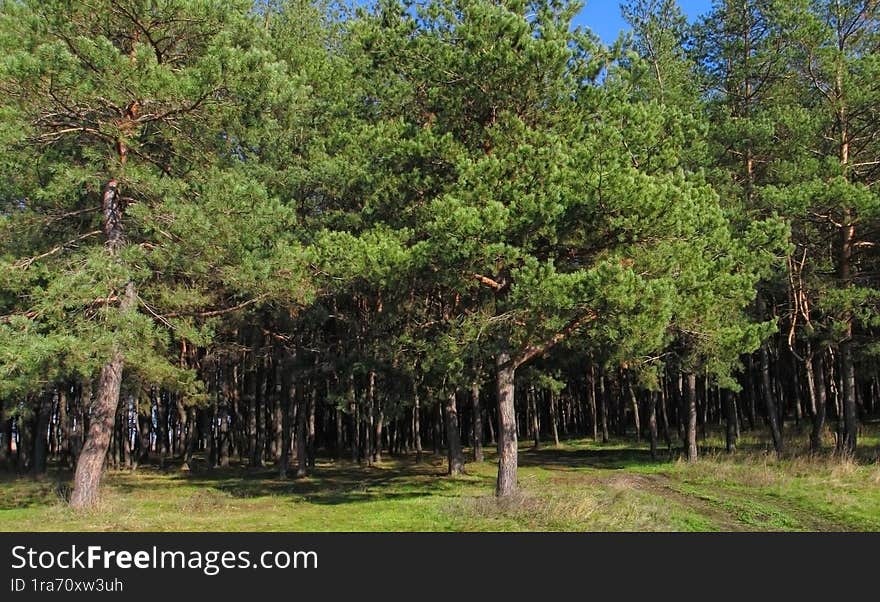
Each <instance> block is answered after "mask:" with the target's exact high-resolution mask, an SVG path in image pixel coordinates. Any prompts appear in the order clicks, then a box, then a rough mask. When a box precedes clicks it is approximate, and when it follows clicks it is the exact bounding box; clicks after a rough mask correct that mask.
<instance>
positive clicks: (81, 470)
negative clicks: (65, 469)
mask: <svg viewBox="0 0 880 602" xmlns="http://www.w3.org/2000/svg"><path fill="white" fill-rule="evenodd" d="M133 305H134V285H133V284H131V283H129V284H127V285H126V287H125V296H124V297H123V299H122V304H121V305H120V311H127V310H128V309H130V308H131V307H132V306H133ZM124 362H125V356H124V355H123V353H122V351H121V350H119V349H117V350H116V351H114V352H113V357H112V358H111V360H110V362H109V363H107V364H105V365H104V367H103V368H101V375H100V377H99V378H98V394H97V396H96V397H95V401H94V403H93V404H92V411H91V413H90V415H89V431H88V433H87V434H86V438H85V443H84V444H83V448H82V451H80V453H79V459H78V460H77V463H76V473H75V474H74V477H73V491H72V492H71V494H70V506H71V507H72V508H77V509H80V508H89V507H92V506H94V505H95V504H96V503H97V501H98V488H99V487H100V485H101V473H102V472H103V469H104V458H105V457H106V456H107V448H108V447H109V446H110V434H111V433H112V432H113V425H114V423H115V422H116V408H117V406H118V405H119V391H120V389H121V387H122V367H123V364H124Z"/></svg>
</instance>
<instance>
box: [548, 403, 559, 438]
mask: <svg viewBox="0 0 880 602" xmlns="http://www.w3.org/2000/svg"><path fill="white" fill-rule="evenodd" d="M549 394H550V428H551V429H552V431H553V444H554V445H555V446H556V447H559V427H558V426H556V423H557V422H558V420H559V416H557V405H556V404H557V400H556V394H555V393H553V392H552V391H550V393H549Z"/></svg>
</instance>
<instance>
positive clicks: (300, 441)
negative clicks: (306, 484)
mask: <svg viewBox="0 0 880 602" xmlns="http://www.w3.org/2000/svg"><path fill="white" fill-rule="evenodd" d="M304 388H305V386H304V384H303V383H300V384H299V386H298V387H297V395H296V476H297V478H302V477H304V476H306V475H307V474H308V456H307V455H306V454H307V451H306V416H307V413H308V408H307V407H306V400H305V397H306V392H305V391H304Z"/></svg>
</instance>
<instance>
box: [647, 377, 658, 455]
mask: <svg viewBox="0 0 880 602" xmlns="http://www.w3.org/2000/svg"><path fill="white" fill-rule="evenodd" d="M648 404H649V407H648V426H649V428H650V431H651V459H652V460H656V459H657V394H656V393H653V392H651V393H649V394H648Z"/></svg>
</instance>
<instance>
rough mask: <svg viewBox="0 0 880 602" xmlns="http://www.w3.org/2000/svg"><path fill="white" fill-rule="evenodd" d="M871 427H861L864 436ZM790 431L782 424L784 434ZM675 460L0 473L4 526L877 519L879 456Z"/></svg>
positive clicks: (747, 446) (713, 524)
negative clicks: (81, 499)
mask: <svg viewBox="0 0 880 602" xmlns="http://www.w3.org/2000/svg"><path fill="white" fill-rule="evenodd" d="M872 437H873V438H874V439H876V436H875V435H870V434H869V435H868V436H867V437H865V438H863V441H865V442H866V446H865V449H868V450H870V449H872V444H874V445H876V442H875V441H874V440H873V439H872ZM798 441H799V439H798V438H797V437H794V438H793V445H798V444H799V443H798ZM704 444H705V447H704V449H703V450H702V451H703V457H702V459H701V460H700V461H699V462H697V463H696V464H693V465H689V464H686V463H684V462H682V461H680V460H679V459H677V457H676V456H675V454H670V453H667V452H665V450H664V451H663V453H662V454H661V457H660V458H658V459H657V460H656V461H654V460H651V457H650V454H649V453H648V451H647V449H646V447H645V446H636V445H634V444H632V443H631V442H610V443H608V444H605V445H602V444H596V443H593V442H592V441H587V440H572V441H567V442H564V443H563V444H562V445H561V446H560V447H559V448H555V447H552V446H548V447H545V448H543V449H540V450H532V449H529V448H528V447H526V446H525V445H524V446H523V447H522V449H521V454H520V467H521V468H520V485H521V493H520V494H519V495H517V496H515V497H514V498H513V499H509V500H503V501H499V500H496V499H495V498H494V497H493V496H492V490H493V487H494V479H495V465H494V463H493V462H491V460H492V458H491V455H490V458H489V461H487V462H485V463H482V464H468V465H467V474H466V475H464V476H462V477H458V478H448V477H446V476H444V468H445V464H444V461H443V458H441V457H431V456H427V457H426V459H425V460H424V461H423V462H421V463H416V462H415V461H414V459H412V458H403V459H401V458H397V459H391V460H388V461H386V462H384V463H382V464H381V465H380V466H376V467H360V466H356V465H352V464H350V463H348V462H336V463H334V462H330V461H324V462H319V463H318V466H317V469H316V470H315V474H314V475H313V476H310V477H308V478H304V479H296V480H294V479H286V480H281V479H278V478H277V475H276V473H275V472H274V471H273V470H270V469H266V470H262V471H249V470H247V469H243V468H229V469H223V470H213V471H208V470H204V469H200V468H199V467H198V466H199V465H198V464H196V466H195V468H194V469H193V470H190V471H186V472H183V471H180V470H179V469H177V468H174V467H169V468H165V469H160V468H159V467H157V466H148V467H142V468H140V469H138V471H136V472H127V471H112V472H110V473H108V474H107V475H106V477H105V480H104V488H103V498H102V502H101V505H100V507H99V508H97V509H96V510H93V511H89V512H80V513H77V512H74V511H71V510H70V509H68V508H67V507H66V505H65V503H64V499H63V498H64V495H65V490H66V487H67V480H68V479H69V476H70V475H69V474H66V473H59V472H50V474H49V475H48V476H46V477H44V478H42V479H39V480H33V479H29V478H13V477H11V476H8V475H7V476H5V477H2V480H0V530H4V531H23V530H29V531H47V530H48V531H75V530H85V531H172V530H173V531H301V530H302V531H450V530H451V531H534V530H540V531H557V530H558V531H742V530H757V531H763V530H773V531H799V530H807V531H846V530H858V531H878V530H880V464H878V463H877V461H876V458H875V457H874V456H872V455H871V452H870V451H869V452H868V453H867V454H866V455H865V456H864V457H862V458H860V460H859V462H858V463H855V462H849V463H841V462H839V461H837V460H835V459H833V458H808V457H804V456H798V455H795V456H793V457H792V458H790V459H784V460H777V459H775V457H774V456H772V455H770V454H768V453H766V451H765V449H766V442H765V441H763V440H762V439H748V438H744V439H743V440H741V442H740V450H739V452H738V453H737V454H736V455H735V456H728V455H726V454H723V453H721V452H720V451H719V448H720V446H721V442H720V441H719V440H718V439H717V437H713V436H710V437H709V438H707V439H706V440H705V441H704Z"/></svg>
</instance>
